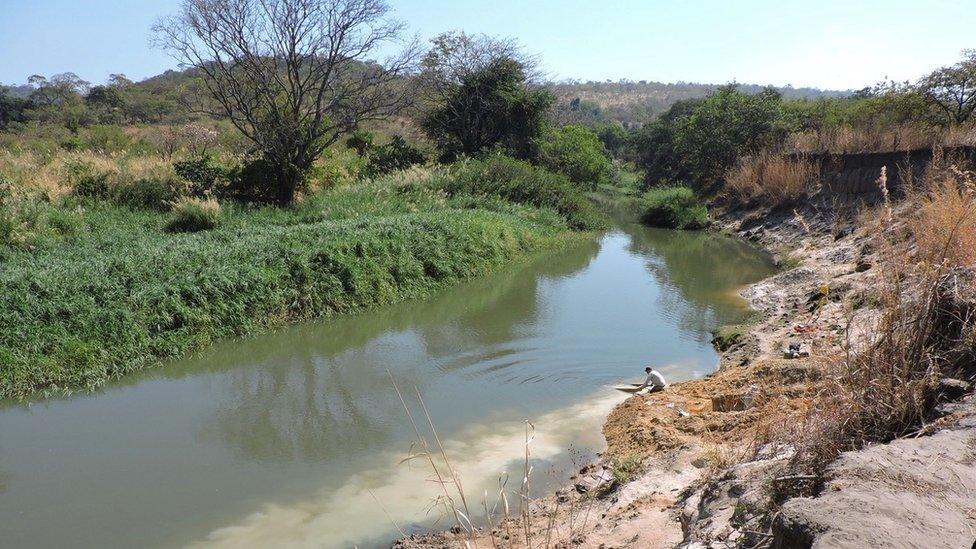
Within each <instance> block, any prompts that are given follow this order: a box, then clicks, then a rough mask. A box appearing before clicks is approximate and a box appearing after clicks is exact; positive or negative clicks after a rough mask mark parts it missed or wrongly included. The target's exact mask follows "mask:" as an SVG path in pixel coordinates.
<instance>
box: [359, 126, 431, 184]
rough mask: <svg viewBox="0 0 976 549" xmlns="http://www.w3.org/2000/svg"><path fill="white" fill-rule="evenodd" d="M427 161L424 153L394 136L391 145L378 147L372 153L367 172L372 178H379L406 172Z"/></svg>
mask: <svg viewBox="0 0 976 549" xmlns="http://www.w3.org/2000/svg"><path fill="white" fill-rule="evenodd" d="M426 161H427V159H426V158H425V157H424V153H423V151H421V150H420V149H418V148H416V147H414V146H412V145H410V144H409V143H407V142H406V140H404V139H403V138H402V137H400V136H399V135H394V136H393V139H392V140H391V141H390V142H389V143H387V144H385V145H382V146H380V147H377V148H376V149H375V150H374V151H373V152H372V153H370V155H369V162H368V163H367V164H366V172H367V174H368V175H370V176H377V175H382V174H387V173H390V172H394V171H397V170H405V169H407V168H409V167H410V166H413V165H415V164H423V163H424V162H426Z"/></svg>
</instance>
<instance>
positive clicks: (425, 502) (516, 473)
mask: <svg viewBox="0 0 976 549" xmlns="http://www.w3.org/2000/svg"><path fill="white" fill-rule="evenodd" d="M772 269H773V267H772V265H771V263H770V261H769V258H768V257H767V256H765V255H764V254H763V253H761V252H759V251H757V250H755V249H754V248H752V247H750V246H748V245H747V244H745V243H742V242H740V241H737V240H734V239H730V238H727V237H723V236H720V235H715V234H706V233H686V232H675V231H665V230H655V229H647V228H644V227H641V226H638V225H636V224H629V223H623V224H620V225H619V226H618V228H617V229H616V230H614V231H611V232H608V233H606V234H605V235H603V236H602V237H600V238H598V239H596V240H594V241H591V242H587V243H584V244H581V245H578V246H575V247H572V248H569V249H564V250H560V251H558V252H554V253H548V254H546V255H542V256H539V257H537V258H535V259H534V260H533V261H531V262H529V263H526V264H523V265H519V266H514V267H511V268H509V269H507V270H505V271H503V272H500V273H499V274H496V275H494V276H491V277H486V278H483V279H479V280H475V281H472V282H468V283H465V284H463V285H460V286H457V287H454V288H451V289H448V290H446V291H444V292H442V293H440V294H438V295H437V296H435V297H434V298H432V299H429V300H427V301H423V302H409V303H403V304H400V305H397V306H392V307H387V308H383V309H380V310H376V311H373V312H370V313H367V314H362V315H357V316H351V317H347V318H342V319H338V320H332V321H325V322H318V323H309V324H303V325H299V326H295V327H292V328H289V329H287V330H283V331H280V332H278V333H273V334H269V335H264V336H259V337H253V338H248V339H245V340H237V341H228V342H224V343H221V344H219V345H217V346H214V347H212V348H210V349H207V350H206V351H205V352H202V353H200V354H198V355H196V356H193V357H190V358H187V359H184V360H180V361H176V362H173V363H170V364H167V365H165V366H163V367H161V368H158V369H155V370H152V371H149V372H146V373H144V374H141V375H136V376H133V377H131V378H129V379H127V380H124V381H122V382H118V383H113V384H110V385H109V386H107V387H106V388H105V389H104V390H102V391H99V392H98V393H95V394H88V395H78V396H75V397H71V398H66V399H54V400H48V401H42V402H38V403H34V404H33V405H31V406H24V405H19V404H7V405H4V406H3V407H0V546H2V547H8V548H9V547H17V548H19V547H24V548H28V547H29V548H44V547H73V548H80V547H92V548H94V547H182V546H195V547H203V546H206V547H268V546H288V547H352V546H354V545H356V546H358V547H372V546H384V545H387V546H388V545H389V542H390V540H391V539H392V538H393V537H394V536H395V533H396V532H395V530H394V528H393V526H392V524H391V521H390V519H391V518H392V519H393V520H396V521H397V522H398V523H399V524H400V525H401V526H403V527H404V528H411V529H421V528H424V527H426V526H431V525H432V524H433V523H434V522H435V521H436V519H437V517H438V512H437V511H436V510H435V511H434V512H432V513H430V514H429V515H428V514H427V513H426V511H427V508H428V506H429V504H430V502H431V500H432V499H433V497H434V496H435V495H436V494H437V489H436V487H435V486H434V485H433V484H432V483H431V482H428V481H427V478H428V476H429V474H428V471H427V470H426V469H424V467H423V466H422V463H421V462H419V461H412V462H407V463H400V461H401V459H402V458H404V457H405V456H407V455H408V454H409V453H410V452H411V442H412V441H413V440H414V435H413V431H412V428H411V427H410V424H409V423H408V421H407V419H406V416H405V414H404V411H403V408H402V406H401V404H400V402H399V400H398V399H397V397H396V394H395V392H394V391H393V388H392V385H391V382H390V379H389V374H388V373H387V371H388V370H389V371H390V372H392V374H393V376H394V377H395V379H396V380H397V383H398V384H399V385H400V386H401V388H403V389H405V390H407V391H405V392H408V393H410V394H408V395H407V396H408V397H409V396H411V395H413V388H414V387H416V388H417V389H419V391H420V392H421V393H422V394H423V397H424V400H425V401H426V403H427V406H428V408H429V410H430V413H431V415H432V417H433V418H434V421H435V423H436V425H437V428H438V434H439V435H440V436H441V438H442V439H443V440H444V443H445V446H446V448H447V451H448V454H449V456H450V457H451V459H452V461H453V462H454V463H453V464H454V466H455V468H456V469H458V470H459V471H460V473H461V475H462V478H463V479H464V482H465V486H466V488H467V491H468V492H469V493H471V494H475V495H476V496H477V497H476V498H475V499H477V500H478V501H479V506H480V501H481V499H482V495H483V493H484V490H490V491H491V493H493V494H494V493H497V491H498V488H497V486H498V479H499V477H500V476H501V475H503V471H504V472H508V473H509V474H510V475H511V478H513V479H516V480H512V481H509V485H510V486H511V487H514V486H515V485H517V484H518V480H517V479H519V477H520V475H521V470H522V469H521V464H520V463H519V460H520V459H521V457H522V453H523V444H524V437H525V431H524V429H525V426H524V423H523V420H524V419H529V420H531V421H532V422H533V424H534V425H535V427H536V432H535V439H534V440H533V442H532V444H531V445H530V450H531V452H532V460H533V473H532V478H533V485H534V486H535V488H536V490H537V491H538V492H541V491H544V490H547V489H550V488H552V487H553V486H555V485H559V484H560V483H563V482H565V481H566V480H567V478H568V475H569V474H570V468H571V467H574V466H575V464H577V463H578V462H579V461H580V460H583V459H587V458H588V457H590V456H592V455H593V452H594V451H596V450H599V449H600V446H601V444H602V437H601V435H600V427H601V425H602V421H603V419H604V417H605V415H606V413H607V412H608V411H609V410H610V409H611V408H612V406H613V405H614V404H616V403H617V402H619V401H620V400H621V398H622V395H620V394H615V392H614V391H612V390H610V389H608V388H607V385H610V384H614V383H618V382H621V381H633V380H639V379H640V378H641V377H642V371H643V367H644V365H646V364H654V365H655V366H656V367H657V368H658V369H659V370H660V371H661V372H663V373H664V375H665V376H666V377H667V378H668V380H669V381H679V380H684V379H690V378H695V377H700V376H703V375H706V374H708V373H709V372H711V371H712V370H713V369H714V368H715V365H716V362H717V357H716V354H715V352H714V350H713V349H712V347H711V345H710V344H709V340H710V335H709V332H710V330H712V329H714V328H716V327H717V326H719V325H721V324H723V323H729V322H736V321H740V320H742V319H744V318H745V317H746V316H747V315H748V314H749V313H748V311H747V310H746V308H745V304H744V303H743V302H742V300H741V299H740V298H738V297H737V291H738V290H739V289H740V288H741V287H742V286H743V285H744V284H747V283H750V282H753V281H756V280H758V279H760V278H762V277H764V276H767V275H768V274H770V273H771V272H772ZM411 402H412V403H413V405H414V406H415V402H416V396H415V395H413V396H412V400H411ZM414 411H415V412H417V409H416V406H415V408H414ZM440 525H441V526H449V525H450V523H448V522H444V521H442V522H441V523H440Z"/></svg>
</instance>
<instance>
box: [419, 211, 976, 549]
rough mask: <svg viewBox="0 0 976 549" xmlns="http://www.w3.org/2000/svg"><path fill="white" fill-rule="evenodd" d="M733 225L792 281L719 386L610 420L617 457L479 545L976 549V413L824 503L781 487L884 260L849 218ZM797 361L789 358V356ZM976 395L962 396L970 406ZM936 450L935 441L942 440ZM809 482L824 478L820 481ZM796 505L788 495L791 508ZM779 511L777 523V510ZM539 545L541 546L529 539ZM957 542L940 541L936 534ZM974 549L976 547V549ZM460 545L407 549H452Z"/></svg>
mask: <svg viewBox="0 0 976 549" xmlns="http://www.w3.org/2000/svg"><path fill="white" fill-rule="evenodd" d="M821 206H822V207H821V208H816V207H813V206H811V207H808V208H807V209H805V210H803V211H793V212H789V213H780V214H774V213H771V212H739V213H734V212H732V213H730V212H726V213H724V214H722V216H721V217H720V219H721V221H720V222H719V227H720V228H721V229H723V230H726V231H728V232H731V233H734V234H738V235H740V236H743V237H745V238H748V239H751V240H753V241H755V242H757V243H758V244H760V245H762V246H764V247H765V248H767V249H769V250H770V251H771V252H772V253H774V254H775V255H776V256H777V257H778V259H779V261H780V262H781V263H782V264H783V265H784V266H787V267H788V268H787V269H784V271H783V272H781V273H779V274H777V275H775V276H773V277H771V278H769V279H767V280H764V281H762V282H759V283H757V284H755V285H752V286H751V287H749V288H746V289H744V291H743V296H744V297H746V298H747V299H748V300H749V302H750V303H751V304H752V306H753V307H754V308H756V309H757V311H758V312H759V314H758V315H757V320H756V322H755V323H754V324H751V325H748V326H738V327H727V328H725V329H723V330H720V331H719V332H718V333H717V334H716V346H717V347H719V348H720V349H722V350H723V352H722V355H721V365H720V366H721V367H720V369H719V370H718V371H717V372H716V373H715V374H713V375H711V376H708V377H707V378H704V379H700V380H694V381H689V382H685V383H679V384H675V385H673V386H671V387H670V388H669V389H668V390H667V391H665V392H662V393H655V394H650V395H636V396H634V397H632V398H629V399H627V400H626V401H625V402H623V403H622V404H620V405H619V406H617V407H616V408H615V409H614V410H613V411H612V412H611V413H610V415H609V417H608V418H607V421H606V424H605V426H604V434H605V436H606V440H607V451H606V453H605V454H604V455H603V456H602V460H601V462H600V463H598V464H594V465H592V466H590V467H587V468H586V469H584V470H583V471H581V472H580V474H579V475H578V476H577V477H575V478H574V479H573V480H574V486H572V487H571V488H567V489H566V490H563V491H561V492H560V493H557V494H556V495H554V496H552V497H550V498H546V499H543V500H539V501H536V502H535V503H534V505H533V508H532V510H533V512H532V514H531V515H530V518H529V521H528V524H529V528H525V527H524V525H525V521H524V520H523V521H519V520H517V519H513V520H512V521H511V522H510V523H508V524H504V523H503V524H500V525H499V526H498V527H497V528H495V529H494V531H493V532H481V533H479V534H478V536H476V540H475V541H476V542H478V543H479V545H482V546H487V547H493V546H494V547H525V546H531V547H548V546H554V547H594V548H596V547H600V548H603V547H674V546H683V547H695V548H701V547H784V548H785V547H969V546H970V545H971V544H972V543H973V541H974V540H976V533H974V532H976V510H974V509H976V502H974V500H973V498H974V496H973V494H974V493H976V487H974V485H973V483H974V482H976V480H974V479H976V467H974V463H976V419H974V418H976V399H973V398H970V399H969V400H962V401H960V402H956V403H952V404H947V405H945V406H944V407H943V410H942V413H943V414H944V417H942V418H941V419H939V420H938V421H936V422H935V423H933V424H931V425H929V426H926V428H925V429H923V430H922V431H920V432H919V435H925V436H924V438H915V439H912V440H896V441H893V442H891V443H889V444H879V445H876V446H873V447H870V448H866V449H864V450H861V451H857V452H849V453H847V454H844V455H843V456H842V457H841V458H840V459H839V460H837V461H836V463H834V465H832V466H831V468H830V469H829V472H828V475H827V479H826V484H825V486H824V487H823V488H824V489H821V490H814V492H817V493H818V494H819V495H818V496H817V497H815V498H794V499H792V500H791V499H790V498H789V496H788V493H789V492H790V490H791V487H794V488H795V485H796V484H797V483H803V482H806V481H807V479H804V478H795V477H791V476H788V475H786V474H785V473H784V471H785V466H786V462H787V461H788V459H789V458H790V457H791V455H792V450H791V448H789V447H786V446H775V445H772V444H768V443H767V442H766V441H768V440H769V437H767V436H766V435H767V434H768V433H769V432H771V431H774V430H776V429H782V428H784V426H789V425H790V424H791V423H795V422H798V421H799V418H800V417H802V416H803V414H804V412H806V411H807V408H808V407H809V406H811V403H812V397H813V392H814V390H815V389H816V388H817V385H818V383H820V382H821V381H822V380H821V376H823V375H824V374H823V373H822V372H823V371H824V369H823V368H821V367H820V364H821V362H822V361H824V360H826V359H827V357H831V356H836V355H837V354H838V353H840V352H842V351H843V352H848V351H849V352H853V353H856V352H857V351H858V350H859V349H861V348H863V346H864V344H865V342H866V337H867V334H869V333H871V331H872V330H873V328H874V327H875V325H876V323H877V320H878V317H879V315H880V311H878V310H876V309H875V308H873V306H872V303H873V301H872V295H873V291H874V289H875V286H876V285H877V283H878V280H877V279H876V276H878V275H877V274H876V271H877V269H876V268H875V265H876V264H877V260H878V258H877V257H876V256H877V252H876V250H875V247H876V245H875V243H874V242H875V240H874V238H873V237H872V235H871V234H870V233H869V231H868V229H866V228H864V227H863V226H859V224H857V223H855V221H854V219H855V216H854V215H853V214H852V213H851V212H849V211H838V210H837V209H836V204H834V205H832V206H831V207H827V206H826V205H821ZM791 346H793V348H794V349H797V348H798V349H799V352H797V353H793V354H792V355H791V356H789V357H787V356H786V355H785V354H784V352H783V351H784V349H789V348H790V347H791ZM971 389H972V386H971V384H970V383H969V382H968V381H965V380H964V381H960V382H959V383H957V384H956V385H955V391H956V393H957V394H955V395H954V396H956V397H959V396H962V395H963V394H965V393H967V392H969V391H970V390H971ZM929 435H931V436H929ZM811 481H812V479H811ZM783 494H787V495H786V496H784V495H783ZM774 498H775V499H777V500H778V504H779V503H782V502H783V501H785V503H784V504H782V507H779V505H777V506H776V509H775V511H774V512H771V511H770V505H769V502H770V500H771V499H774ZM526 531H529V532H531V533H532V535H531V536H530V538H529V539H528V540H526V539H525V532H526ZM940 532H941V533H942V534H945V535H938V534H939V533H940ZM967 540H968V541H967ZM456 544H462V546H463V543H462V541H461V538H460V537H454V536H453V535H451V534H447V535H437V536H426V537H423V538H411V539H408V540H403V541H402V542H401V546H402V547H434V546H436V547H452V546H455V545H456Z"/></svg>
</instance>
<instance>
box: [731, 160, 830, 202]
mask: <svg viewBox="0 0 976 549" xmlns="http://www.w3.org/2000/svg"><path fill="white" fill-rule="evenodd" d="M819 182H820V167H819V165H818V164H816V163H814V162H812V161H809V160H806V159H802V158H800V159H793V158H786V157H783V156H779V155H774V154H772V153H769V152H763V153H760V154H759V155H757V156H753V157H749V158H744V159H743V160H742V161H741V162H739V164H738V166H736V167H735V168H733V169H732V170H730V171H729V172H728V174H726V188H725V192H726V193H727V195H728V196H729V197H730V198H732V199H733V200H735V201H737V202H740V203H755V202H761V203H765V204H769V205H771V206H774V207H784V206H789V205H793V204H796V203H798V202H800V201H801V200H803V199H804V198H805V197H807V196H809V195H811V194H813V193H814V192H815V191H816V189H817V186H818V185H819Z"/></svg>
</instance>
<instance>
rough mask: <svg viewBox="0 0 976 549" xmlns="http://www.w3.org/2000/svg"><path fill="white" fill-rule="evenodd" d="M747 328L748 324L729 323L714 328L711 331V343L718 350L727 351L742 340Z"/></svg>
mask: <svg viewBox="0 0 976 549" xmlns="http://www.w3.org/2000/svg"><path fill="white" fill-rule="evenodd" d="M748 330H749V326H748V325H744V324H731V325H728V326H722V327H720V328H716V329H715V330H713V331H712V345H713V346H714V347H715V349H716V350H718V351H720V352H724V351H728V350H729V349H731V348H732V347H734V346H735V345H738V344H739V343H741V342H742V340H743V338H744V337H745V335H746V334H747V333H748Z"/></svg>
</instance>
